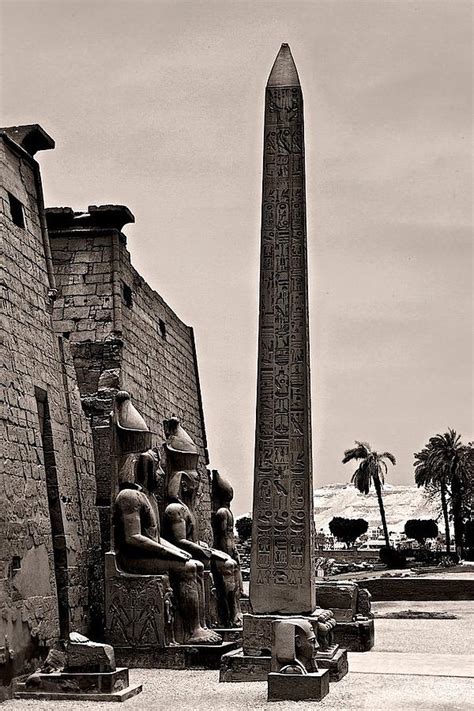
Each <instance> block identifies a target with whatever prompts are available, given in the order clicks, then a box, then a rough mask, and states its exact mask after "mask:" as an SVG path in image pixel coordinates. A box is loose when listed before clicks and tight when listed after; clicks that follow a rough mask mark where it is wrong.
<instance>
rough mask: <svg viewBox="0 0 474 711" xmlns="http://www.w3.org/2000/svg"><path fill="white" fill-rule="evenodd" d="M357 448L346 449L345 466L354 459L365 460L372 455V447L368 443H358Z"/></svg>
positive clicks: (343, 461)
mask: <svg viewBox="0 0 474 711" xmlns="http://www.w3.org/2000/svg"><path fill="white" fill-rule="evenodd" d="M356 445H357V446H356V447H353V448H352V449H346V451H345V452H344V458H343V460H342V463H343V464H347V462H350V461H351V460H352V459H365V458H366V457H368V455H369V453H370V446H369V445H368V444H367V443H366V442H356Z"/></svg>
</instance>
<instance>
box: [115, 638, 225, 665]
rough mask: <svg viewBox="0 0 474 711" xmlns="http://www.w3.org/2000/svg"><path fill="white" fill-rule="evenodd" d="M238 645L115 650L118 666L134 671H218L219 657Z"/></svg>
mask: <svg viewBox="0 0 474 711" xmlns="http://www.w3.org/2000/svg"><path fill="white" fill-rule="evenodd" d="M238 645H239V642H237V641H227V642H222V643H221V644H206V645H196V644H194V645H193V644H180V645H179V646H177V647H164V648H163V649H154V648H153V647H150V648H149V649H135V650H133V651H132V650H126V649H117V650H116V653H117V659H118V661H119V663H120V664H126V665H127V666H129V667H131V668H136V669H191V668H192V669H219V668H220V666H221V657H222V655H226V654H227V653H231V652H232V650H234V649H236V648H237V647H238Z"/></svg>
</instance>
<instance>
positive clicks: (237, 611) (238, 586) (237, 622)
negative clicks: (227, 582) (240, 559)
mask: <svg viewBox="0 0 474 711" xmlns="http://www.w3.org/2000/svg"><path fill="white" fill-rule="evenodd" d="M234 578H235V593H234V606H233V616H232V624H233V627H242V624H243V620H244V618H243V615H242V608H241V607H240V596H241V594H242V592H243V589H244V584H243V581H242V573H241V572H240V565H239V564H238V563H236V565H235V570H234Z"/></svg>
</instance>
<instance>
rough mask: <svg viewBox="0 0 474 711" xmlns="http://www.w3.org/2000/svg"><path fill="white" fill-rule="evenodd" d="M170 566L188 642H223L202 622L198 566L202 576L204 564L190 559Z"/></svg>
mask: <svg viewBox="0 0 474 711" xmlns="http://www.w3.org/2000/svg"><path fill="white" fill-rule="evenodd" d="M170 568H171V569H172V572H173V575H172V576H171V579H172V581H173V582H172V584H173V585H174V586H175V589H176V597H177V598H178V601H179V607H180V612H181V617H182V619H183V623H184V625H185V628H186V636H187V637H188V639H187V644H220V642H222V638H221V637H220V635H218V634H217V633H216V632H213V631H212V630H208V629H206V628H205V627H203V626H202V624H201V618H200V607H201V605H200V593H199V589H200V582H199V580H198V568H199V569H200V574H201V576H202V569H203V566H202V564H201V563H199V561H196V560H189V561H187V562H186V563H184V564H175V565H172V566H170ZM170 572H171V571H170Z"/></svg>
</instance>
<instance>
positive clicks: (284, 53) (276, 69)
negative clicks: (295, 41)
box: [267, 43, 300, 86]
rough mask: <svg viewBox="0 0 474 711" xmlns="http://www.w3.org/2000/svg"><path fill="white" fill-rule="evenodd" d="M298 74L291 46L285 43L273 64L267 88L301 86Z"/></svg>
mask: <svg viewBox="0 0 474 711" xmlns="http://www.w3.org/2000/svg"><path fill="white" fill-rule="evenodd" d="M299 85H300V80H299V79H298V72H297V71H296V65H295V62H294V60H293V57H292V55H291V50H290V46H289V45H288V44H286V43H283V44H282V45H281V47H280V51H279V52H278V54H277V57H276V59H275V62H274V63H273V67H272V71H271V72H270V76H269V77H268V82H267V86H299Z"/></svg>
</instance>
